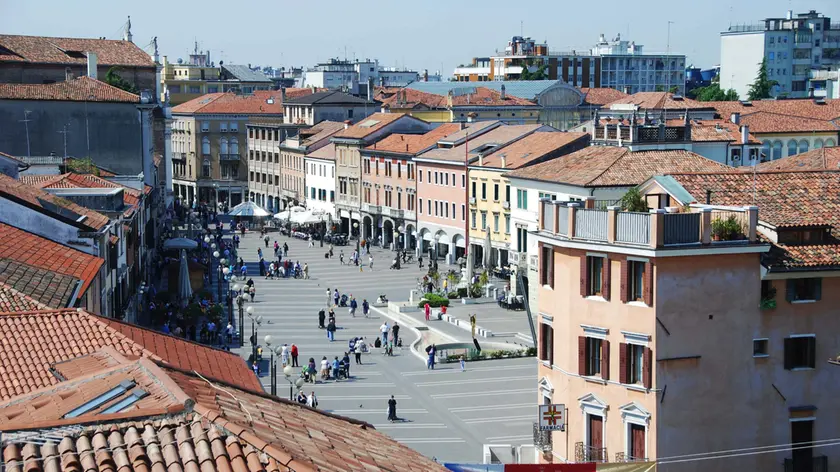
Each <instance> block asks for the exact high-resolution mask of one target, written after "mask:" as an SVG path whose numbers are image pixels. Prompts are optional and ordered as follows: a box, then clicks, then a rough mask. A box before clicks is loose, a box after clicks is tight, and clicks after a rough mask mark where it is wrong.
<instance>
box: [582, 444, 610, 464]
mask: <svg viewBox="0 0 840 472" xmlns="http://www.w3.org/2000/svg"><path fill="white" fill-rule="evenodd" d="M575 462H609V458H608V457H607V448H605V447H592V446H587V445H586V444H584V443H582V442H577V443H575Z"/></svg>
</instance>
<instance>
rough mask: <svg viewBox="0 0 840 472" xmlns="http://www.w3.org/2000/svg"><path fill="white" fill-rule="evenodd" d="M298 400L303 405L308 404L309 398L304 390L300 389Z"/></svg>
mask: <svg viewBox="0 0 840 472" xmlns="http://www.w3.org/2000/svg"><path fill="white" fill-rule="evenodd" d="M297 402H298V403H299V404H301V405H306V403H307V399H306V395H304V393H303V391H299V392H298V394H297Z"/></svg>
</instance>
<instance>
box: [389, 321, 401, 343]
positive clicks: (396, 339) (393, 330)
mask: <svg viewBox="0 0 840 472" xmlns="http://www.w3.org/2000/svg"><path fill="white" fill-rule="evenodd" d="M391 333H392V334H393V336H392V337H391V341H392V342H393V343H394V345H395V346H396V345H398V344H399V339H400V325H399V324H397V322H396V321H395V322H394V327H393V328H391Z"/></svg>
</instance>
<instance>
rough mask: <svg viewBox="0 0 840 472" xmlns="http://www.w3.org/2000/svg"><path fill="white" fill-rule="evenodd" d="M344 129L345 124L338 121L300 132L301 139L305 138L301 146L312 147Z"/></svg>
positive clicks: (323, 122)
mask: <svg viewBox="0 0 840 472" xmlns="http://www.w3.org/2000/svg"><path fill="white" fill-rule="evenodd" d="M343 129H344V123H340V122H338V121H322V122H320V123H318V124H316V125H315V126H313V127H311V128H308V129H306V130H301V131H300V132H301V137H302V138H304V139H303V141H302V142H301V145H303V146H312V145H314V144H318V143H319V142H320V141H323V140H324V139H327V138H329V137H330V136H332V135H334V134H335V133H338V132H339V131H341V130H343Z"/></svg>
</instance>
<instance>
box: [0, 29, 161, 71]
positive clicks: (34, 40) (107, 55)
mask: <svg viewBox="0 0 840 472" xmlns="http://www.w3.org/2000/svg"><path fill="white" fill-rule="evenodd" d="M0 48H2V49H5V50H6V51H3V52H0V62H30V63H39V64H87V57H86V55H85V54H84V53H86V52H88V51H91V52H95V53H96V56H97V62H98V63H99V64H100V65H103V66H131V67H149V68H154V67H155V64H154V62H153V61H152V58H151V57H150V56H149V54H147V53H146V52H144V51H143V50H142V49H140V48H139V47H138V46H137V45H135V44H134V43H132V42H130V41H115V40H110V39H88V38H49V37H45V36H17V35H8V34H1V35H0ZM2 49H0V51H2ZM68 52H70V53H71V54H67V53H68ZM80 53H81V54H80Z"/></svg>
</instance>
